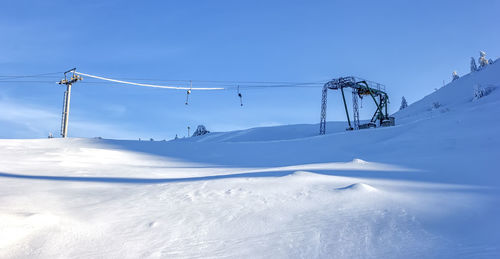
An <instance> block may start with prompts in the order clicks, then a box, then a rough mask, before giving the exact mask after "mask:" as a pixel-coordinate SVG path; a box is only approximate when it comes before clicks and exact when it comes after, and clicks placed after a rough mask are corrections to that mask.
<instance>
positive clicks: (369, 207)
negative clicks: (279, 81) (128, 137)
mask: <svg viewBox="0 0 500 259" xmlns="http://www.w3.org/2000/svg"><path fill="white" fill-rule="evenodd" d="M475 84H480V85H482V86H491V87H496V86H498V85H499V84H500V63H496V64H494V65H491V66H489V67H487V68H486V69H484V70H482V71H479V72H476V73H473V74H470V75H466V76H464V77H462V78H460V79H459V80H457V81H454V82H453V83H451V84H449V85H447V86H445V87H443V88H441V89H439V90H438V91H436V92H434V93H432V94H430V95H429V96H427V97H425V98H424V99H422V100H421V101H419V102H416V103H414V104H412V105H410V106H409V107H408V108H407V109H406V110H403V111H401V112H398V113H396V114H395V116H396V117H397V123H398V125H397V126H395V127H388V128H378V129H370V130H360V131H351V132H345V131H344V130H343V128H344V127H345V123H332V124H330V125H329V126H328V127H329V128H328V132H330V134H327V135H323V136H317V135H315V134H316V132H317V130H318V127H317V125H299V126H282V127H269V128H256V129H250V130H245V131H236V132H228V133H214V134H209V135H205V136H202V137H197V138H192V139H185V140H177V141H169V142H149V141H147V142H146V141H143V142H139V141H118V140H100V139H41V140H1V141H0V258H53V257H56V258H95V257H105V258H193V257H194V258H201V257H203V258H213V257H222V258H234V257H246V258H498V257H500V246H499V244H500V220H499V219H498V215H499V214H500V207H499V206H498V204H500V189H499V187H500V176H499V174H498V172H499V169H498V167H499V166H498V164H497V163H496V162H497V160H498V157H500V138H499V137H498V132H500V122H498V114H499V112H500V91H499V90H495V91H493V92H491V94H490V95H488V96H485V97H483V98H481V99H479V100H472V88H473V85H475ZM434 102H439V103H440V104H441V106H440V107H438V108H435V109H432V108H431V107H432V106H433V105H432V104H433V103H434Z"/></svg>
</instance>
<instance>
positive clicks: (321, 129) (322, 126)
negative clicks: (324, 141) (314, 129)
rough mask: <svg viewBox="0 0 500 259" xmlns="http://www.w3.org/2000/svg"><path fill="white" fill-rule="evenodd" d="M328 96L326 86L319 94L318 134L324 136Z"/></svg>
mask: <svg viewBox="0 0 500 259" xmlns="http://www.w3.org/2000/svg"><path fill="white" fill-rule="evenodd" d="M327 95H328V87H327V86H326V84H325V85H324V86H323V92H322V94H321V121H320V122H319V134H320V135H324V134H325V133H326V99H327V97H328V96H327Z"/></svg>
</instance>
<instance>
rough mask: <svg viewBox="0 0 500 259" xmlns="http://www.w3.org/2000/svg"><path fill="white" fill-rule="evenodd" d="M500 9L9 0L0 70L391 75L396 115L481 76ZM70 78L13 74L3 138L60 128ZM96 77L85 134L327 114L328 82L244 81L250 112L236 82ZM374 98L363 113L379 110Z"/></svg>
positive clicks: (217, 126) (75, 112)
mask: <svg viewBox="0 0 500 259" xmlns="http://www.w3.org/2000/svg"><path fill="white" fill-rule="evenodd" d="M498 10H500V2H498V1H4V2H3V3H2V8H1V9H0V33H1V35H2V37H1V39H2V40H1V41H0V48H1V49H2V55H0V76H5V75H30V74H40V73H49V72H59V71H65V70H67V69H70V68H73V67H77V69H78V70H79V71H81V72H84V73H89V74H96V75H102V76H108V77H112V78H118V79H122V78H132V79H157V80H195V81H194V83H193V87H201V86H203V83H197V81H196V80H202V81H208V80H213V81H217V80H219V81H235V82H244V81H259V82H261V81H272V82H276V81H279V82H282V81H286V82H324V81H327V80H328V79H330V78H333V77H338V76H343V75H357V76H361V77H364V78H366V79H370V80H373V81H377V82H380V83H383V84H385V85H386V86H387V92H388V93H389V96H390V97H391V99H392V102H391V105H390V110H391V112H395V111H396V110H397V109H398V107H399V104H400V100H401V96H403V95H404V96H405V97H406V99H407V100H408V101H409V102H410V103H411V102H414V101H417V100H419V99H420V98H422V97H423V96H425V95H427V94H429V93H431V92H432V91H433V89H435V88H438V87H441V86H442V84H443V80H445V81H446V82H448V81H449V80H450V78H451V73H452V71H453V70H457V71H458V73H459V74H460V75H463V74H466V73H468V70H469V62H470V57H471V56H474V57H477V56H478V52H479V50H484V51H486V52H487V54H488V57H490V58H498V57H500V44H499V42H500V30H498V26H499V25H500V16H498ZM61 77H62V74H56V75H51V76H44V77H36V78H21V79H17V80H18V81H23V82H13V81H15V80H13V79H12V80H11V79H9V80H7V79H5V78H0V110H1V113H2V115H0V128H1V130H0V137H2V138H37V137H45V136H46V135H47V134H48V132H53V133H54V134H55V135H57V134H58V133H59V125H60V113H61V106H62V96H63V92H64V89H63V88H62V87H60V86H58V85H57V84H55V83H52V81H54V82H55V81H57V80H58V79H60V78H61ZM30 80H31V81H34V82H25V81H30ZM2 81H3V82H2ZM135 81H143V82H144V80H135ZM84 82H87V83H83V82H82V83H78V84H77V85H75V86H74V87H73V94H72V102H71V114H70V128H69V135H70V136H72V137H94V136H102V137H106V138H131V139H137V138H139V137H141V138H150V137H153V138H155V139H170V138H173V137H174V136H175V134H178V135H179V136H183V135H185V134H186V127H187V126H191V128H195V127H196V126H197V125H198V124H204V125H206V126H207V128H208V129H209V130H213V131H226V130H232V129H243V128H248V127H256V126H265V125H278V124H295V123H318V122H319V112H320V99H321V88H320V87H312V88H272V89H266V88H258V89H248V88H244V89H242V93H243V102H244V106H243V107H240V106H239V100H238V98H237V95H236V91H235V90H227V91H220V92H193V94H192V95H191V96H190V105H187V106H186V105H184V102H185V91H171V90H164V89H153V88H141V87H133V86H120V85H116V84H112V83H108V82H99V81H96V80H93V79H90V78H85V80H84ZM89 82H90V83H89ZM148 82H150V83H151V82H153V81H148ZM153 83H161V84H166V83H170V84H176V85H179V84H185V82H180V81H173V82H160V81H154V82H153ZM205 84H206V83H205ZM235 84H236V83H235ZM211 86H216V84H212V85H211ZM364 106H365V109H363V110H362V114H361V115H362V118H363V117H365V118H366V117H367V116H368V114H369V113H371V112H372V111H371V110H370V109H369V108H370V106H369V105H368V104H365V105H364ZM328 119H329V120H343V119H344V114H343V110H342V106H341V104H340V95H339V94H338V93H334V92H331V93H330V95H329V109H328Z"/></svg>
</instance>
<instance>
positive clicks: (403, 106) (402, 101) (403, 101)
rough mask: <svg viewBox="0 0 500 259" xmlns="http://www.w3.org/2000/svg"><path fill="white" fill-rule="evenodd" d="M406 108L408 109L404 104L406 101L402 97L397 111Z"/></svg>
mask: <svg viewBox="0 0 500 259" xmlns="http://www.w3.org/2000/svg"><path fill="white" fill-rule="evenodd" d="M406 107H408V102H406V99H405V97H404V96H403V98H401V106H400V107H399V110H400V111H401V110H403V109H406Z"/></svg>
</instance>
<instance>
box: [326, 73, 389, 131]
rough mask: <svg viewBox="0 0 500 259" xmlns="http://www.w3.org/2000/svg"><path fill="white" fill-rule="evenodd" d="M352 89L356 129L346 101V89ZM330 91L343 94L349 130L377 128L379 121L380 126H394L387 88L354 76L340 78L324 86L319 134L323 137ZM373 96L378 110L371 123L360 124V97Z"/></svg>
mask: <svg viewBox="0 0 500 259" xmlns="http://www.w3.org/2000/svg"><path fill="white" fill-rule="evenodd" d="M347 87H349V88H352V94H353V112H354V121H353V122H354V127H353V125H352V124H351V119H350V117H349V111H348V109H347V102H346V100H345V94H344V88H347ZM328 89H332V90H339V89H340V91H341V93H342V100H343V102H344V109H345V113H346V116H347V124H348V125H349V127H348V128H347V130H354V129H366V128H371V127H373V128H375V127H377V121H379V123H378V126H394V117H389V114H388V113H387V104H388V102H389V96H388V95H387V93H385V91H384V90H385V87H384V86H383V85H381V84H378V83H375V82H371V81H368V80H364V79H361V78H356V77H353V76H349V77H340V78H336V79H333V80H330V81H328V82H327V83H326V84H325V85H324V86H323V91H322V98H321V121H320V128H319V134H320V135H323V134H325V133H326V107H327V97H328ZM367 95H369V96H371V98H372V99H373V101H374V102H375V105H376V107H377V109H376V110H375V112H374V113H373V116H372V118H371V120H370V122H368V123H365V124H359V110H358V102H357V101H358V99H357V98H358V97H359V98H363V97H364V96H367Z"/></svg>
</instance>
